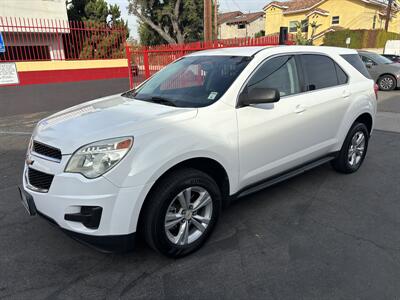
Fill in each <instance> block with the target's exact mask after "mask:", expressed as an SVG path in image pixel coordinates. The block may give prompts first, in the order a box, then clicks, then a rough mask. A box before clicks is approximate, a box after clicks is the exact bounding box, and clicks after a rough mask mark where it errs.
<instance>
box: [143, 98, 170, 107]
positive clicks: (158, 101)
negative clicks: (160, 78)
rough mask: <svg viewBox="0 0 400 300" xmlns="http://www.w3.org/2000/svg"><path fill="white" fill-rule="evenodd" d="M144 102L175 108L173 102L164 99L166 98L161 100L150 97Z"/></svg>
mask: <svg viewBox="0 0 400 300" xmlns="http://www.w3.org/2000/svg"><path fill="white" fill-rule="evenodd" d="M144 101H149V102H153V103H157V104H163V105H168V106H175V107H176V104H175V102H174V101H172V100H169V99H166V98H162V97H151V98H149V99H145V100H144Z"/></svg>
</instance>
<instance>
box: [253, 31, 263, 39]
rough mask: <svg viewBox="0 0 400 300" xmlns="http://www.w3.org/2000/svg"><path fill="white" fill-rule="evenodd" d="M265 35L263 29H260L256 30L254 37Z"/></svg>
mask: <svg viewBox="0 0 400 300" xmlns="http://www.w3.org/2000/svg"><path fill="white" fill-rule="evenodd" d="M263 36H265V30H260V31H259V32H257V33H256V34H255V35H254V37H255V38H259V37H263Z"/></svg>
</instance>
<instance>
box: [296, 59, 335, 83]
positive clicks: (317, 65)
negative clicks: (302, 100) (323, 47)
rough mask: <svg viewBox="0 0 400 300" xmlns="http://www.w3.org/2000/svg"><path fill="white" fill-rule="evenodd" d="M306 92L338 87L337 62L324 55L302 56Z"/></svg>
mask: <svg viewBox="0 0 400 300" xmlns="http://www.w3.org/2000/svg"><path fill="white" fill-rule="evenodd" d="M301 60H302V64H303V71H304V73H305V77H306V90H308V91H313V90H318V89H323V88H328V87H332V86H335V85H338V76H337V73H336V66H335V62H334V61H333V60H332V59H331V58H329V57H327V56H324V55H315V54H304V55H301Z"/></svg>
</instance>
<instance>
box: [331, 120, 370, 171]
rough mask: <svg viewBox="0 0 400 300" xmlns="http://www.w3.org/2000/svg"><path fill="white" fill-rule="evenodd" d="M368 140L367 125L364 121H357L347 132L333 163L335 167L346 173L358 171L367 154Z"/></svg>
mask: <svg viewBox="0 0 400 300" xmlns="http://www.w3.org/2000/svg"><path fill="white" fill-rule="evenodd" d="M368 141H369V131H368V128H367V126H366V125H365V124H364V123H355V124H354V125H353V126H352V127H351V129H350V131H349V133H348V134H347V136H346V139H345V140H344V143H343V146H342V149H341V150H340V152H339V154H338V156H337V157H336V158H335V159H334V160H333V161H332V163H331V164H332V166H333V168H334V169H335V170H336V171H338V172H340V173H345V174H350V173H354V172H356V171H357V170H358V169H359V168H360V167H361V165H362V163H363V161H364V159H365V155H366V154H367V150H368Z"/></svg>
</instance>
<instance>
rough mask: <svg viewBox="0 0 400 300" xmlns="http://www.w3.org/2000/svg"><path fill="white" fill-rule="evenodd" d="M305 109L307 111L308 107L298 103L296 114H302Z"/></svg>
mask: <svg viewBox="0 0 400 300" xmlns="http://www.w3.org/2000/svg"><path fill="white" fill-rule="evenodd" d="M305 111H306V108H305V107H304V106H303V105H301V104H299V105H297V106H296V108H295V109H294V112H295V113H296V114H300V113H302V112H305Z"/></svg>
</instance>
